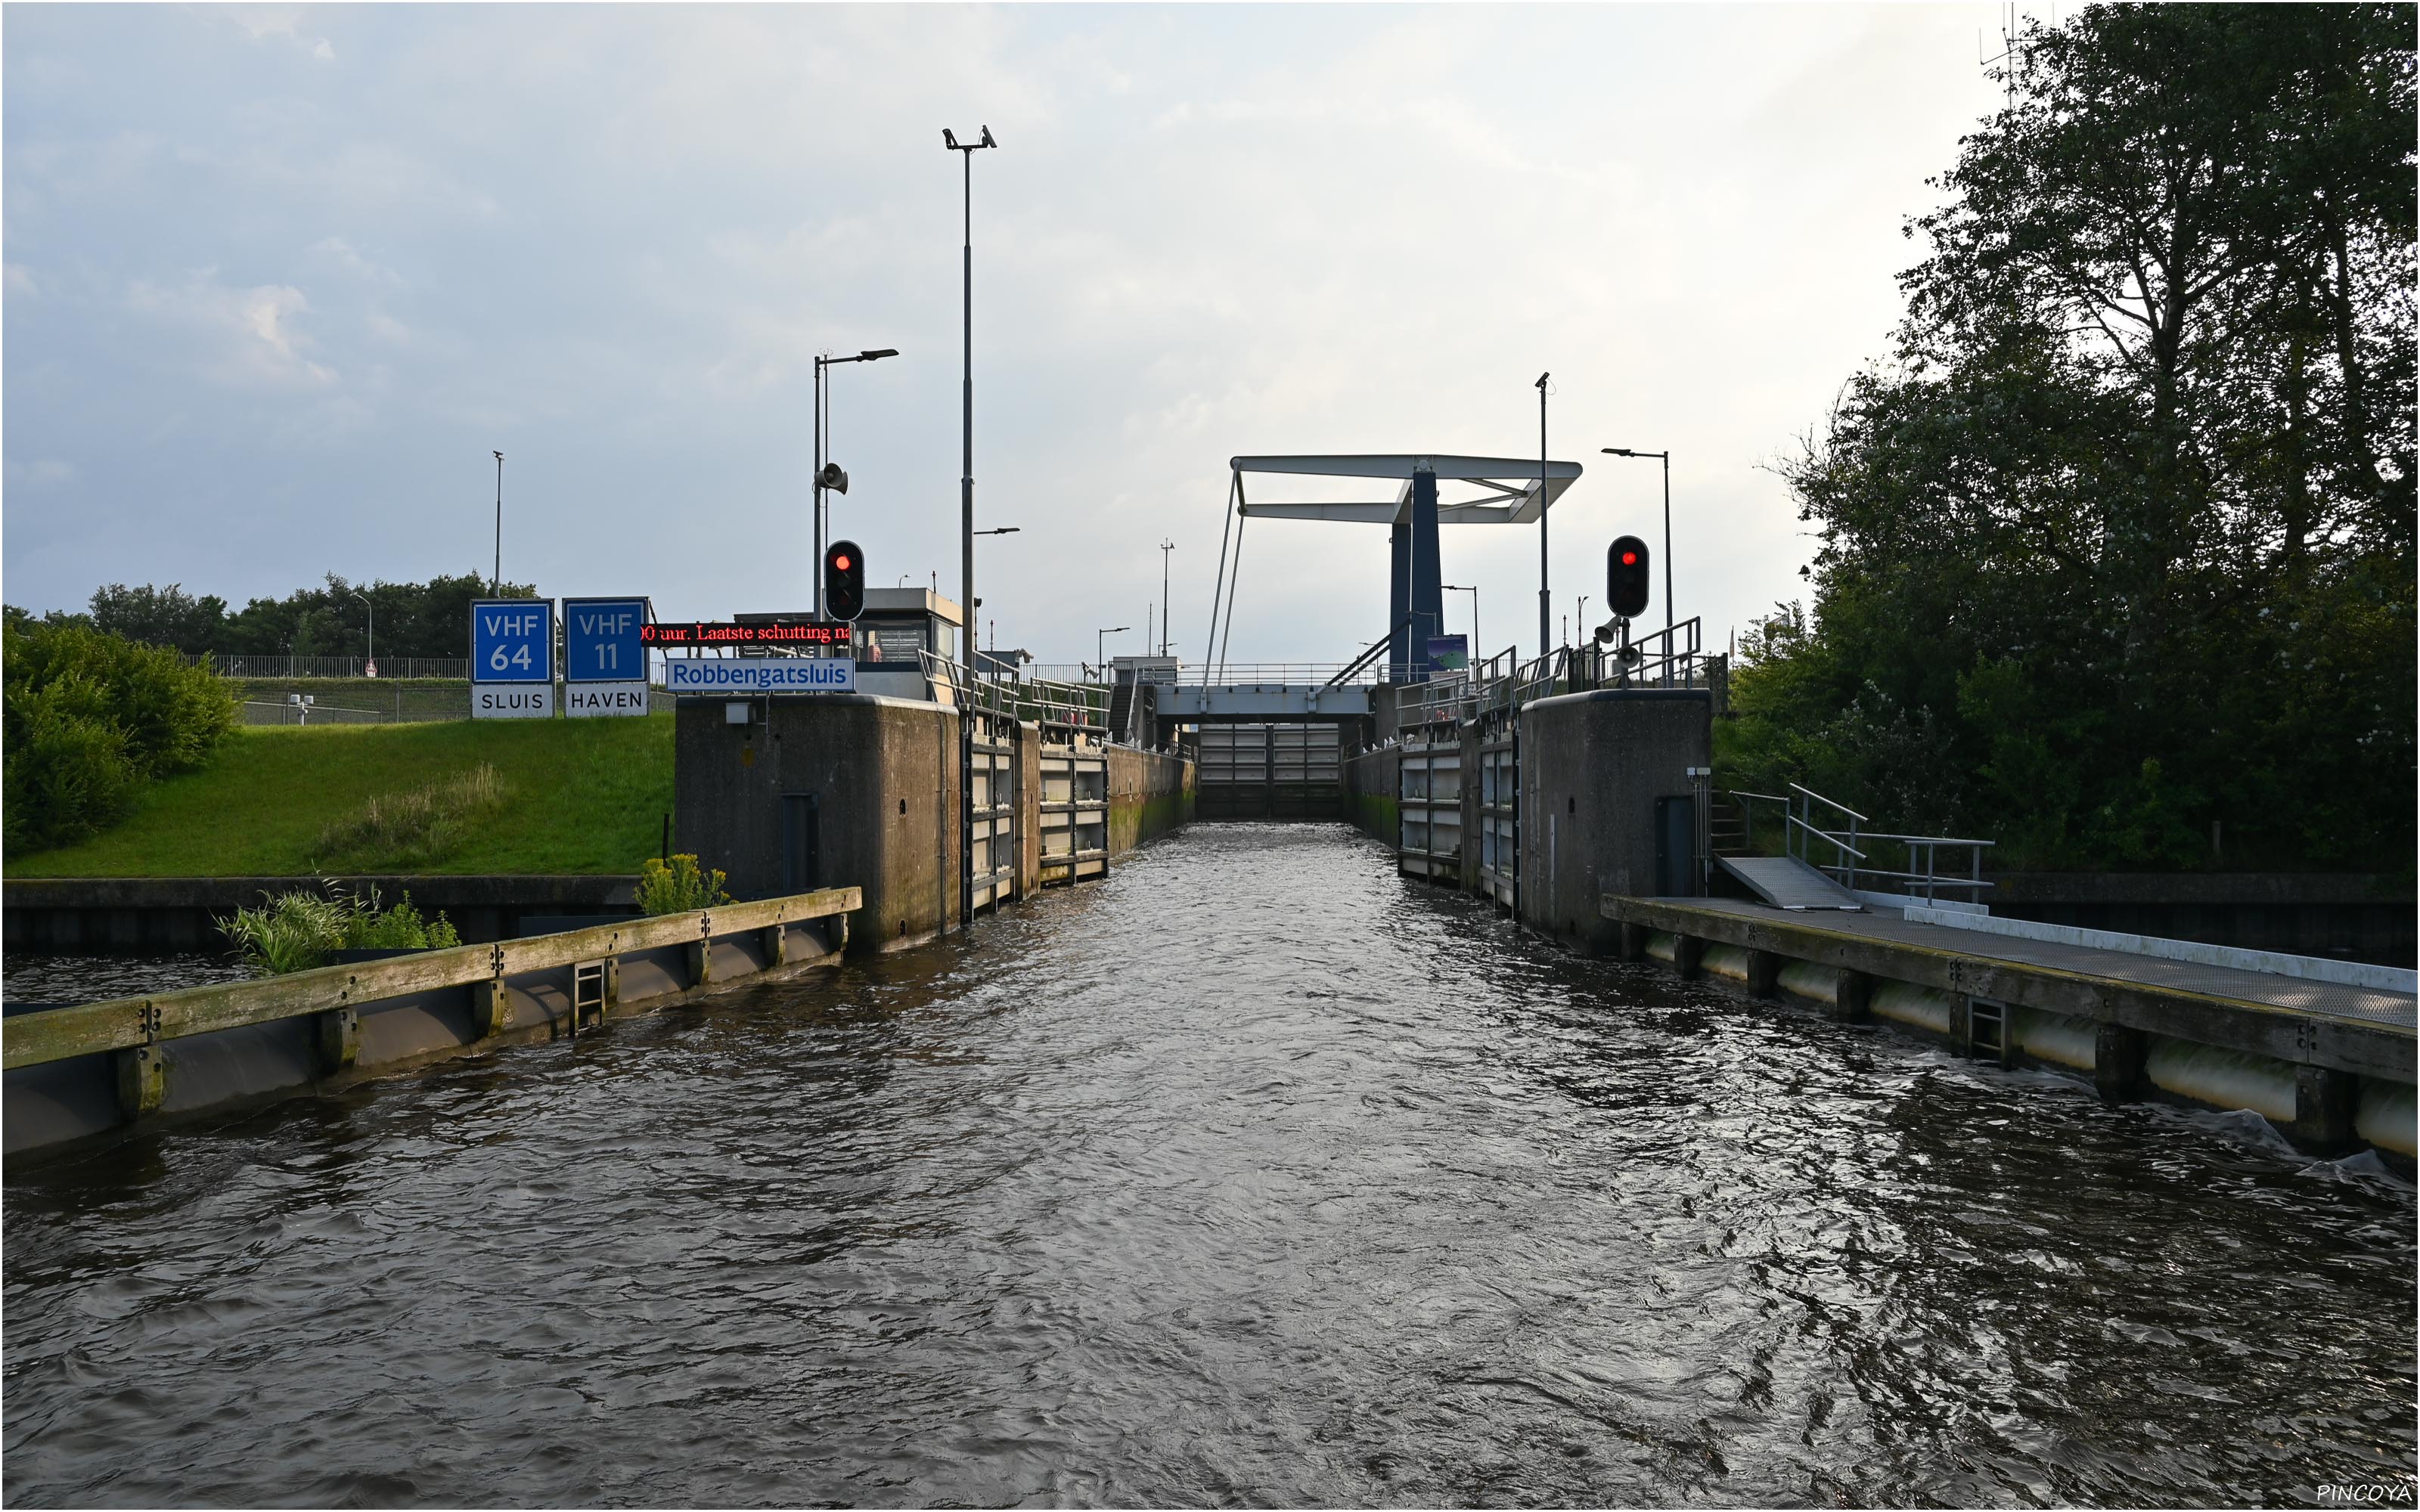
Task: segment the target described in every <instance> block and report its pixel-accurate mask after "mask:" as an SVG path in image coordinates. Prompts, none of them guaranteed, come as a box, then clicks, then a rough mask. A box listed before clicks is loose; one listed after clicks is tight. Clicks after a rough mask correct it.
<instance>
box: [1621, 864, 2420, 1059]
mask: <svg viewBox="0 0 2420 1512" xmlns="http://www.w3.org/2000/svg"><path fill="white" fill-rule="evenodd" d="M1601 911H1602V912H1603V913H1604V915H1605V917H1606V918H1610V919H1614V920H1617V921H1620V922H1623V923H1630V924H1637V925H1640V926H1642V927H1645V928H1648V929H1652V930H1661V931H1667V932H1670V933H1680V934H1684V935H1688V936H1691V937H1693V938H1697V939H1701V940H1708V941H1712V942H1715V943H1719V944H1726V945H1736V946H1741V947H1744V948H1745V949H1758V950H1769V951H1773V952H1775V953H1777V954H1781V955H1787V956H1791V957H1793V958H1796V959H1799V960H1806V961H1813V962H1815V963H1817V964H1823V965H1833V966H1840V967H1844V968H1847V969H1850V970H1856V971H1863V972H1867V973H1869V974H1871V975H1873V976H1877V977H1885V978H1889V979H1892V980H1900V981H1912V982H1916V983H1917V984H1919V985H1922V986H1928V987H1934V988H1938V989H1941V990H1943V991H1947V992H1955V993H1967V994H1972V995H1976V996H1980V997H1986V998H1991V999H1993V1000H1996V1001H2003V1002H2009V1003H2015V1004H2019V1005H2021V1006H2024V1007H2028V1008H2038V1009H2040V1010H2043V1011H2049V1012H2056V1013H2065V1014H2071V1015H2077V1016H2081V1017H2086V1018H2090V1019H2094V1020H2098V1021H2102V1022H2107V1023H2118V1024H2124V1025H2128V1026H2133V1027H2138V1028H2142V1029H2145V1030H2148V1031H2149V1032H2153V1033H2163V1034H2181V1035H2183V1036H2184V1037H2186V1038H2191V1039H2196V1040H2201V1041H2206V1042H2213V1043H2226V1044H2230V1045H2233V1046H2234V1047H2236V1048H2240V1049H2244V1050H2250V1051H2257V1052H2258V1053H2261V1054H2267V1055H2273V1056H2276V1057H2280V1058H2283V1059H2287V1060H2292V1061H2298V1062H2309V1063H2314V1064H2321V1065H2338V1066H2341V1067H2342V1068H2343V1069H2346V1070H2355V1071H2360V1072H2364V1073H2366V1074H2370V1075H2389V1076H2398V1077H2400V1078H2401V1079H2403V1080H2411V1079H2412V1075H2413V1064H2414V1061H2413V1046H2414V1043H2415V1038H2420V1036H2415V1014H2414V1008H2415V999H2414V997H2413V995H2412V994H2410V993H2397V992H2388V991H2384V990H2381V989H2377V988H2370V987H2356V986H2347V985H2344V984H2342V983H2338V982H2332V981H2316V980H2308V979H2304V978H2299V977H2288V976H2281V975H2276V974H2273V973H2271V972H2265V971H2248V970H2243V969H2241V968H2238V967H2232V966H2217V965H2204V964H2198V963H2195V962H2190V961H2172V960H2167V959H2164V958H2163V957H2159V956H2149V955H2136V954H2134V953H2133V952H2131V951H2125V950H2112V949H2099V948H2095V947H2090V946H2080V945H2069V944H2064V943H2060V942H2056V941H2050V940H2030V939H2024V938H2018V937H2012V936H2009V935H2002V934H1986V933H1978V932H1975V931H1971V930H1961V929H1953V928H1949V927H1947V926H1945V925H1940V924H1927V923H1920V922H1911V921H1909V920H1907V919H1904V918H1899V917H1898V916H1896V915H1893V914H1889V913H1884V912H1868V913H1862V914H1846V913H1826V914H1822V915H1809V914H1805V913H1789V912H1784V911H1783V910H1780V909H1777V908H1772V907H1768V906H1766V905H1765V904H1763V903H1748V902H1745V901H1741V900H1735V899H1730V898H1627V897H1620V896H1616V895H1613V894H1607V895H1606V897H1605V899H1604V900H1603V903H1602V904H1601ZM2213 1031H2217V1032H2215V1033H2214V1032H2213Z"/></svg>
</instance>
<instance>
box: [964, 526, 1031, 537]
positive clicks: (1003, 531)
mask: <svg viewBox="0 0 2420 1512" xmlns="http://www.w3.org/2000/svg"><path fill="white" fill-rule="evenodd" d="M1024 528H1025V527H1024V526H1022V525H1002V526H1001V527H1000V528H999V529H998V530H994V531H977V532H975V533H976V534H977V535H1015V534H1016V532H1019V531H1021V530H1023V529H1024Z"/></svg>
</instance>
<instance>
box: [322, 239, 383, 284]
mask: <svg viewBox="0 0 2420 1512" xmlns="http://www.w3.org/2000/svg"><path fill="white" fill-rule="evenodd" d="M311 251H312V252H313V253H315V254H317V255H319V256H321V257H323V258H325V259H326V260H328V261H329V262H332V263H334V265H335V266H337V267H338V268H341V269H343V270H345V271H347V272H349V273H350V274H352V275H353V276H354V277H356V278H360V279H363V280H365V281H366V282H369V283H374V284H400V283H402V282H403V275H402V274H401V273H398V272H396V270H394V269H392V268H389V267H387V266H385V265H384V264H383V263H378V262H373V261H371V260H370V259H369V258H367V257H365V256H363V255H362V254H361V253H360V251H359V250H358V249H356V248H355V247H354V246H353V244H352V243H351V242H349V241H347V240H346V239H344V238H343V237H322V238H320V239H318V241H315V242H313V243H312V244H311Z"/></svg>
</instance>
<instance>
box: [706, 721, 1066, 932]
mask: <svg viewBox="0 0 2420 1512" xmlns="http://www.w3.org/2000/svg"><path fill="white" fill-rule="evenodd" d="M734 704H740V705H744V706H745V707H746V708H747V710H748V722H747V723H745V724H737V723H733V722H731V721H730V719H729V717H727V715H726V709H727V708H728V707H730V706H731V705H734ZM958 762H959V750H958V715H957V711H956V710H954V709H949V708H944V707H942V706H940V705H939V704H933V703H921V702H908V701H907V700H902V699H890V698H879V697H876V696H874V695H871V694H839V695H833V694H823V695H818V696H815V697H813V698H780V697H774V698H764V697H759V698H754V699H743V700H726V699H720V698H685V699H682V700H681V701H680V702H679V704H678V705H677V707H676V709H675V715H674V730H673V836H674V849H675V850H678V851H685V852H688V853H690V854H691V855H694V856H696V857H697V858H698V863H699V865H701V866H705V867H719V868H721V870H722V871H723V872H726V873H728V877H727V880H726V882H725V884H724V885H725V886H726V887H728V888H729V889H730V890H731V893H732V895H733V896H735V897H737V898H743V899H745V898H765V897H772V896H776V895H778V894H779V893H781V892H783V890H785V889H784V888H783V874H782V863H783V856H782V843H783V825H784V817H783V803H784V799H785V798H812V799H813V800H814V803H813V813H814V825H815V831H816V834H815V841H816V843H815V845H814V866H813V871H814V875H813V876H812V877H808V878H805V879H803V880H799V879H794V881H796V882H797V886H796V887H793V888H791V889H788V890H804V889H805V888H808V887H857V888H860V889H861V891H862V892H863V894H864V900H865V901H864V903H863V905H862V906H861V909H860V910H859V913H858V916H857V918H856V919H855V920H854V921H853V923H852V926H851V929H850V936H849V943H850V947H851V949H862V950H895V949H902V948H903V947H906V946H908V945H913V944H916V943H918V942H920V941H923V940H929V939H932V938H934V937H935V936H936V935H938V934H939V933H942V932H943V931H945V930H948V929H952V928H954V927H956V924H957V920H958V895H959V883H958V872H957V868H958V858H959V856H960V854H961V853H960V849H959V847H960V839H959V835H960V830H959V811H958V803H959V795H958V792H959V790H958V778H959V770H958ZM1037 786H1038V784H1037ZM1028 791H1029V792H1031V791H1032V789H1030V788H1029V789H1028ZM793 822H795V821H793Z"/></svg>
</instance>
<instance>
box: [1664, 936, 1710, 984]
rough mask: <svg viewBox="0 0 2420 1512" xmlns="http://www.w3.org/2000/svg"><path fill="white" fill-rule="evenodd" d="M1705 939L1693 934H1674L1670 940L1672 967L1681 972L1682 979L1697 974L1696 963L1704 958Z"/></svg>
mask: <svg viewBox="0 0 2420 1512" xmlns="http://www.w3.org/2000/svg"><path fill="white" fill-rule="evenodd" d="M1705 954H1706V942H1705V941H1703V940H1701V939H1699V938H1698V937H1697V936H1696V935H1694V934H1681V935H1676V936H1674V937H1673V940H1672V969H1673V970H1675V971H1677V972H1679V973H1680V974H1681V980H1683V981H1689V980H1695V979H1696V977H1697V975H1698V963H1699V961H1700V960H1703V959H1704V958H1705Z"/></svg>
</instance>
